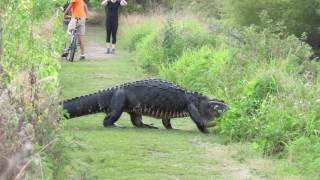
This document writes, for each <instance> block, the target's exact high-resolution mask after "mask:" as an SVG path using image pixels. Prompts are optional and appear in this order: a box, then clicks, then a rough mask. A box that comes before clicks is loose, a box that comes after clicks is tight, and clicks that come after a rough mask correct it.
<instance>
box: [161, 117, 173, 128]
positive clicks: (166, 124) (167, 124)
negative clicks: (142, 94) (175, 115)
mask: <svg viewBox="0 0 320 180" xmlns="http://www.w3.org/2000/svg"><path fill="white" fill-rule="evenodd" d="M162 124H163V126H164V127H165V128H166V129H172V126H171V122H170V118H163V119H162Z"/></svg>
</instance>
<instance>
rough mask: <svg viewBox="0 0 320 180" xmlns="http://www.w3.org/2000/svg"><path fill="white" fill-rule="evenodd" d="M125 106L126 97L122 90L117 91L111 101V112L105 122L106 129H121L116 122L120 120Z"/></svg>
mask: <svg viewBox="0 0 320 180" xmlns="http://www.w3.org/2000/svg"><path fill="white" fill-rule="evenodd" d="M124 106H125V95H124V92H123V91H122V90H119V91H116V92H115V93H114V95H113V97H112V99H111V103H110V107H109V108H110V110H111V111H110V112H109V113H108V114H107V116H106V118H105V119H104V121H103V126H104V127H120V126H118V125H116V124H115V122H116V121H117V120H118V119H119V118H120V116H121V114H122V112H123V109H124Z"/></svg>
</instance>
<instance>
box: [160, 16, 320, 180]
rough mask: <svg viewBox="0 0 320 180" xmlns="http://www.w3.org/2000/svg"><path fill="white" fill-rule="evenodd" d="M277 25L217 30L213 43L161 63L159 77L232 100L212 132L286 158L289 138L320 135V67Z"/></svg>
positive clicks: (304, 45)
mask: <svg viewBox="0 0 320 180" xmlns="http://www.w3.org/2000/svg"><path fill="white" fill-rule="evenodd" d="M268 23H272V21H270V22H268ZM218 26H219V25H218ZM281 27H282V26H281V25H273V26H270V27H269V28H266V29H259V30H258V29H257V28H256V27H254V26H251V27H249V28H244V29H243V30H239V29H238V30H236V31H234V30H233V31H229V30H228V29H227V30H224V29H223V28H220V31H215V36H216V39H217V42H219V43H216V46H213V47H212V46H204V47H202V48H201V49H200V50H196V49H189V50H187V51H183V53H182V55H181V57H180V58H178V59H176V60H175V61H174V62H172V63H170V64H169V65H166V64H165V63H164V64H162V68H161V71H160V75H161V76H162V77H164V78H166V79H171V80H173V81H176V82H178V83H179V84H182V85H183V86H185V87H188V88H190V89H192V90H197V91H202V92H204V93H206V94H209V95H210V94H211V95H215V96H217V97H219V98H222V99H224V100H225V101H226V102H227V103H228V104H230V106H231V110H230V111H228V112H227V113H226V115H225V116H224V117H223V118H222V119H221V120H220V121H219V122H218V125H217V127H216V128H215V129H214V130H215V131H217V132H219V133H221V134H224V135H226V136H228V137H229V138H230V140H237V141H243V140H247V141H251V142H254V144H255V146H256V148H257V149H259V150H261V151H262V152H263V153H264V154H267V155H272V154H280V155H282V156H283V157H285V156H288V154H287V153H286V152H287V151H286V150H288V148H289V147H290V146H291V143H292V142H293V141H295V140H296V139H298V138H300V137H302V136H304V137H306V138H309V137H313V136H318V132H319V128H318V127H320V126H319V124H320V119H319V113H316V112H317V111H318V110H319V106H318V105H317V104H318V101H319V93H318V92H319V86H318V82H319V75H318V73H319V72H320V71H319V63H317V62H310V61H309V60H308V57H309V56H310V47H309V46H307V45H306V44H305V43H302V42H301V41H300V40H299V39H298V38H296V37H294V36H287V35H285V34H284V33H282V32H283V31H282V28H281ZM173 44H174V43H173ZM316 148H318V146H317V147H316ZM293 151H294V150H293ZM310 153H311V154H310V156H312V157H313V156H314V155H313V152H310ZM294 162H295V163H296V165H297V166H300V165H302V164H307V160H305V161H303V163H300V162H297V161H295V160H294ZM307 166H310V167H312V168H313V169H314V168H315V167H318V166H317V164H316V163H309V164H308V165H307ZM299 172H300V173H303V172H302V171H299ZM313 175H315V171H314V172H312V173H311V175H310V176H313Z"/></svg>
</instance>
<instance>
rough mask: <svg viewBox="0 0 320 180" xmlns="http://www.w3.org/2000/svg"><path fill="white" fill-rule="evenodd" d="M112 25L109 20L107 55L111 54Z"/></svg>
mask: <svg viewBox="0 0 320 180" xmlns="http://www.w3.org/2000/svg"><path fill="white" fill-rule="evenodd" d="M111 25H112V24H111V23H110V21H108V20H107V22H106V31H107V37H106V46H107V52H106V53H107V54H109V53H110V40H111V30H112V26H111Z"/></svg>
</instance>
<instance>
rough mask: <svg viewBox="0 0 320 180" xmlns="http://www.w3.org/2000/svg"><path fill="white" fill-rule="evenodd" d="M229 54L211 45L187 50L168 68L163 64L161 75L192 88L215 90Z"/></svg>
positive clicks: (204, 90)
mask: <svg viewBox="0 0 320 180" xmlns="http://www.w3.org/2000/svg"><path fill="white" fill-rule="evenodd" d="M228 56H229V55H228V52H227V51H223V50H215V49H212V48H210V47H209V46H203V47H202V48H201V49H199V50H187V51H185V53H184V54H183V55H182V56H181V57H180V58H179V59H178V60H177V61H175V62H174V63H172V64H171V65H170V66H169V67H168V68H166V67H164V66H163V68H162V69H161V71H160V75H161V76H162V77H164V78H166V79H171V80H173V81H175V82H177V83H179V84H183V85H184V86H186V87H188V88H189V89H192V90H196V91H202V92H215V91H216V90H217V87H216V86H215V84H216V82H217V81H219V80H218V79H219V74H220V73H221V72H220V71H221V70H222V69H223V68H224V66H225V64H226V61H227V60H228ZM199 74H201V76H199ZM203 84H208V85H209V86H203Z"/></svg>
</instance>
